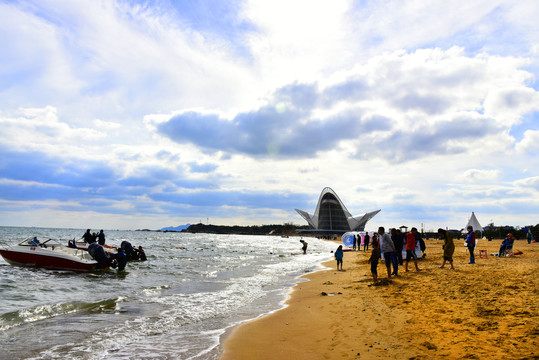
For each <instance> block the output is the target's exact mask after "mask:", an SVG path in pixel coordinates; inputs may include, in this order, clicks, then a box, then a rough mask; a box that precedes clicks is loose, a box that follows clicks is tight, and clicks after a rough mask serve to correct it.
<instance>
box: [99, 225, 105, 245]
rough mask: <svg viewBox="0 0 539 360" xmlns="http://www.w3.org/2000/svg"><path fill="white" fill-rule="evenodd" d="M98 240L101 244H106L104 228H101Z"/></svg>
mask: <svg viewBox="0 0 539 360" xmlns="http://www.w3.org/2000/svg"><path fill="white" fill-rule="evenodd" d="M97 242H98V243H99V245H101V246H103V245H105V233H103V229H101V230H99V234H97Z"/></svg>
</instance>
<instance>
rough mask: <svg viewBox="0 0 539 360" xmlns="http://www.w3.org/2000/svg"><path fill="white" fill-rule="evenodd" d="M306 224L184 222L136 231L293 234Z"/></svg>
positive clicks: (306, 227)
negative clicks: (244, 224)
mask: <svg viewBox="0 0 539 360" xmlns="http://www.w3.org/2000/svg"><path fill="white" fill-rule="evenodd" d="M308 228H309V227H308V226H307V225H305V226H299V225H294V224H291V223H285V224H274V225H252V226H239V225H233V226H225V225H209V224H201V223H199V224H192V225H191V224H185V225H178V226H168V227H164V228H162V229H159V230H150V229H138V230H136V231H157V232H187V233H206V234H238V235H294V234H295V233H296V230H298V229H308Z"/></svg>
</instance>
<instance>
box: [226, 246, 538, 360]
mask: <svg viewBox="0 0 539 360" xmlns="http://www.w3.org/2000/svg"><path fill="white" fill-rule="evenodd" d="M461 243H462V242H461V241H460V240H455V246H456V249H455V254H454V260H455V268H456V270H454V271H453V270H449V269H448V268H446V269H440V268H439V267H440V265H441V262H442V249H441V241H437V240H427V254H428V255H427V257H426V258H425V259H424V260H420V261H419V266H420V268H422V269H423V271H421V272H415V270H411V271H410V272H408V273H405V272H404V267H402V268H399V276H398V277H396V278H395V277H394V278H393V279H392V281H391V283H388V282H387V281H384V279H386V278H387V275H386V270H385V266H384V265H383V264H381V263H380V264H379V265H378V276H379V279H382V281H381V282H380V284H381V285H380V286H369V285H372V277H371V275H370V266H369V264H368V262H367V259H368V257H369V256H370V252H366V253H364V252H362V251H361V252H345V257H344V270H345V271H337V270H336V269H335V261H334V260H330V261H328V262H323V263H322V265H323V266H329V267H330V268H329V269H327V270H322V271H317V272H313V273H309V274H305V275H303V276H301V277H303V278H306V279H308V281H304V282H300V283H297V284H296V285H294V286H293V287H292V289H291V292H290V296H289V297H288V299H287V300H286V301H285V307H283V308H281V309H279V310H276V311H275V312H272V313H270V314H266V315H263V316H260V317H257V318H256V319H253V320H250V321H247V322H244V323H241V324H239V325H237V326H235V327H234V328H232V329H231V331H230V332H229V334H228V336H225V337H222V339H223V340H224V343H223V345H222V349H223V353H222V354H221V357H220V359H221V360H231V359H234V360H241V359H275V358H283V359H287V358H293V359H294V360H301V359H328V358H332V359H333V358H342V359H360V358H361V359H363V358H365V359H370V358H384V359H402V358H405V359H411V358H415V359H428V358H433V357H437V358H440V357H442V358H443V357H445V358H450V359H451V358H470V359H479V358H486V357H488V358H491V359H507V358H509V359H510V358H519V359H525V358H529V359H537V358H539V353H538V351H537V349H538V348H539V347H538V345H539V344H538V335H539V325H538V324H539V321H538V320H539V311H538V306H537V304H535V303H536V302H537V292H538V291H539V290H538V289H539V281H538V278H537V276H536V274H537V272H538V270H539V262H538V260H539V244H534V243H532V244H527V242H525V241H517V242H515V250H521V251H523V254H522V255H515V256H511V257H507V258H497V257H492V256H490V254H492V253H497V252H498V248H499V245H500V243H501V241H500V240H494V241H492V242H487V241H486V240H479V242H478V246H477V250H479V249H486V250H487V252H488V254H489V256H488V258H487V259H484V258H482V259H480V258H479V256H478V254H477V252H478V251H477V250H476V264H474V265H468V264H467V261H468V258H467V257H466V250H465V248H464V247H463V246H461ZM447 265H448V264H447ZM413 268H414V267H413V264H410V269H413ZM323 292H324V293H326V294H327V296H324V295H322V293H323ZM500 345H501V346H500Z"/></svg>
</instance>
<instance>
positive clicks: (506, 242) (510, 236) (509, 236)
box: [498, 233, 515, 256]
mask: <svg viewBox="0 0 539 360" xmlns="http://www.w3.org/2000/svg"><path fill="white" fill-rule="evenodd" d="M514 242H515V238H514V237H513V234H511V233H509V234H507V237H506V238H505V239H504V240H503V241H502V246H500V252H499V253H498V254H499V256H502V254H505V250H507V247H508V246H509V245H511V248H512V247H513V243H514Z"/></svg>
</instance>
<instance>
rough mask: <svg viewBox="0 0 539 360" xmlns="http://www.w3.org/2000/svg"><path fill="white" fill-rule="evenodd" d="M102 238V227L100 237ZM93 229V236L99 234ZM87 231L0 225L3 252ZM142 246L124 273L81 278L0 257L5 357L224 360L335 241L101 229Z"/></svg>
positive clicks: (114, 240) (110, 239)
mask: <svg viewBox="0 0 539 360" xmlns="http://www.w3.org/2000/svg"><path fill="white" fill-rule="evenodd" d="M97 230H99V229H97ZM97 230H92V231H97ZM83 233H84V230H83V229H47V228H18V227H0V247H4V246H9V245H14V244H17V243H19V242H21V241H22V240H24V239H25V238H28V237H30V236H37V237H39V238H53V239H60V240H61V241H64V242H65V243H66V244H67V241H68V240H69V239H73V238H76V239H80V238H81V237H82V234H83ZM105 235H106V238H107V244H109V245H116V246H118V245H119V244H120V243H121V242H122V241H123V240H127V241H129V242H131V244H132V245H134V246H139V245H140V246H142V247H143V248H144V249H145V251H146V255H147V257H148V260H147V261H145V262H130V263H128V264H127V268H126V271H124V272H121V273H118V272H117V271H115V270H106V271H100V272H94V273H75V272H71V271H55V270H46V269H36V268H24V267H17V266H10V265H9V264H8V263H6V262H5V261H4V260H3V259H1V258H0V348H1V351H0V359H66V358H71V359H197V360H198V359H218V358H219V356H220V354H221V353H222V347H221V341H222V339H223V334H225V333H226V332H227V331H229V330H230V329H231V328H233V327H234V326H236V325H238V324H239V323H241V322H243V321H246V320H250V319H253V318H256V317H258V316H260V315H262V314H266V313H269V312H272V311H275V310H277V309H279V308H281V307H282V306H283V303H284V301H285V299H286V297H287V294H288V292H289V290H290V289H291V287H292V286H293V285H294V284H295V283H297V282H298V281H301V280H300V279H299V278H298V277H299V276H300V275H303V274H305V273H307V272H312V271H315V270H318V269H321V265H320V262H322V261H323V260H327V259H330V258H331V256H332V254H331V251H333V250H335V248H336V247H337V246H336V245H335V244H334V243H331V242H327V241H323V240H318V239H314V238H307V239H306V240H307V242H308V243H309V247H308V253H307V255H303V254H302V251H301V244H300V243H299V238H297V237H290V238H283V237H280V236H247V235H216V234H188V233H173V232H169V233H161V232H150V231H105Z"/></svg>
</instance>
